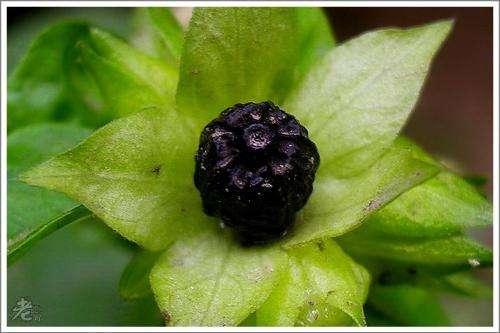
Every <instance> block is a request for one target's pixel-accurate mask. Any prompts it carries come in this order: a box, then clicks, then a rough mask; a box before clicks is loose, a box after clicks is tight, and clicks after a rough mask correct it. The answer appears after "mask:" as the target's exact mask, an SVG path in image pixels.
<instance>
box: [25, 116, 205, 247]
mask: <svg viewBox="0 0 500 333" xmlns="http://www.w3.org/2000/svg"><path fill="white" fill-rule="evenodd" d="M195 147H196V136H195V135H194V134H191V133H189V132H188V131H186V129H185V127H184V126H183V122H182V121H181V120H180V119H178V118H177V117H176V113H175V112H171V111H168V110H166V111H164V110H157V109H151V110H147V111H144V112H141V113H138V114H135V115H132V116H129V117H126V118H121V119H118V120H115V121H114V122H112V123H110V124H108V125H106V126H104V127H103V128H101V129H99V130H98V131H96V132H94V134H92V135H91V136H90V137H89V138H88V139H87V140H85V141H84V142H83V143H81V144H79V145H78V146H76V147H75V148H74V149H72V150H70V151H68V152H66V153H64V154H62V155H60V156H58V157H56V158H54V159H51V160H49V161H47V162H46V163H43V164H41V165H39V166H37V167H35V168H34V169H31V170H30V171H28V172H26V173H25V174H23V176H22V178H23V180H24V181H25V182H27V183H29V184H32V185H37V186H43V187H46V188H49V189H52V190H57V191H60V192H64V193H66V194H67V195H68V196H70V197H71V198H73V199H75V200H77V201H79V202H81V203H82V204H84V205H85V206H86V207H87V208H89V209H90V210H91V211H92V212H94V213H95V214H96V215H97V216H98V217H100V218H101V219H102V220H103V221H104V222H106V223H107V224H108V225H109V226H110V227H112V228H113V229H115V230H116V231H117V232H118V233H120V234H121V235H122V236H124V237H125V238H127V239H129V240H131V241H134V242H136V243H138V244H139V245H141V246H143V247H145V248H146V249H148V250H152V251H155V250H160V249H164V248H166V247H167V246H168V245H169V244H170V242H171V241H173V240H174V239H176V238H177V237H179V236H180V235H185V234H192V233H197V232H201V231H202V230H205V229H206V228H209V227H211V226H213V225H214V223H213V222H212V221H210V220H209V219H208V218H207V217H205V215H204V214H203V212H202V209H201V203H200V199H199V195H198V193H197V191H196V189H195V187H194V186H193V184H192V172H193V164H194V163H193V161H192V156H193V155H192V154H193V152H194V151H195Z"/></svg>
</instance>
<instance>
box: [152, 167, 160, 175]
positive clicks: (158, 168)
mask: <svg viewBox="0 0 500 333" xmlns="http://www.w3.org/2000/svg"><path fill="white" fill-rule="evenodd" d="M160 171H161V165H156V166H154V167H153V168H152V169H151V172H152V173H154V174H155V175H157V176H158V175H159V174H160Z"/></svg>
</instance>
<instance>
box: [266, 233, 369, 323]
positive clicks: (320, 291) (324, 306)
mask: <svg viewBox="0 0 500 333" xmlns="http://www.w3.org/2000/svg"><path fill="white" fill-rule="evenodd" d="M288 254H289V266H288V270H286V271H285V272H284V274H282V277H281V279H280V280H279V282H278V285H277V287H276V288H275V289H274V290H273V292H272V293H271V295H270V296H269V298H268V299H267V300H266V302H265V303H264V304H263V305H262V307H260V308H259V310H257V324H258V325H259V326H293V325H294V324H295V325H298V326H339V325H344V326H345V325H352V323H353V322H354V323H355V324H356V325H364V324H365V321H364V314H363V303H364V301H365V299H366V296H367V294H368V287H369V284H370V275H369V274H368V272H367V271H366V270H365V269H364V268H363V267H362V266H360V265H358V264H356V263H355V262H354V261H353V260H352V259H351V258H350V257H348V256H347V255H346V254H345V253H344V252H343V251H342V249H341V248H340V247H339V246H338V245H337V244H335V243H334V242H332V241H325V242H322V241H320V242H317V243H314V244H309V245H305V246H302V247H298V248H295V249H293V250H291V251H288Z"/></svg>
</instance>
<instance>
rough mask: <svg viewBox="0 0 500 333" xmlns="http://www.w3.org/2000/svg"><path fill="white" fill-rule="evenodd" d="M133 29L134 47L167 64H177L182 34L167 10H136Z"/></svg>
mask: <svg viewBox="0 0 500 333" xmlns="http://www.w3.org/2000/svg"><path fill="white" fill-rule="evenodd" d="M134 28H135V31H134V34H133V35H132V37H131V43H132V44H133V45H134V46H136V47H137V48H139V49H140V50H143V51H144V52H146V53H147V54H149V55H151V56H154V57H157V58H160V59H162V60H164V61H166V62H168V63H169V64H172V65H178V64H179V61H180V56H181V52H182V46H183V44H184V32H183V31H182V27H181V26H180V24H179V22H178V21H177V19H176V18H175V16H174V15H173V14H172V11H171V10H170V9H169V8H165V7H153V8H144V7H143V8H136V9H135V13H134Z"/></svg>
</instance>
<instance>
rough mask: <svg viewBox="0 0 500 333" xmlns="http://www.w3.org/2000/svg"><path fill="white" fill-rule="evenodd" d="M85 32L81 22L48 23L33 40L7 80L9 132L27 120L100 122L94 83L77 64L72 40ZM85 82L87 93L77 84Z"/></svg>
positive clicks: (32, 121) (84, 34) (86, 32)
mask: <svg viewBox="0 0 500 333" xmlns="http://www.w3.org/2000/svg"><path fill="white" fill-rule="evenodd" d="M87 34H88V27H87V25H86V24H85V23H82V22H65V23H58V24H56V25H53V26H51V27H50V28H48V29H47V30H45V31H44V32H42V33H41V34H40V35H39V36H38V37H37V38H36V39H35V40H34V42H33V44H32V45H31V47H30V49H29V50H28V53H27V54H26V55H25V56H24V58H23V59H22V60H21V62H20V63H19V65H18V66H17V67H16V69H15V71H14V72H13V73H12V75H11V76H10V77H9V80H8V99H7V104H8V105H7V108H8V113H7V125H8V130H9V132H10V131H11V130H13V129H16V128H20V127H24V126H26V125H29V124H34V123H41V122H46V121H61V120H68V119H77V120H78V121H80V122H82V123H84V124H90V125H93V126H94V125H96V124H100V123H102V121H103V119H101V115H100V114H99V113H98V112H100V111H101V110H100V108H99V105H98V103H99V100H98V97H97V96H95V94H94V95H92V92H91V91H90V90H92V89H93V85H94V83H93V82H91V80H90V78H89V77H87V76H85V74H84V73H82V71H81V69H80V68H79V67H78V64H76V62H75V60H76V52H74V46H75V44H76V43H77V42H78V41H79V40H82V39H84V38H86V36H87ZM81 86H84V87H85V88H86V89H87V90H88V91H87V93H86V95H79V94H78V93H77V91H78V90H77V88H78V87H81Z"/></svg>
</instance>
